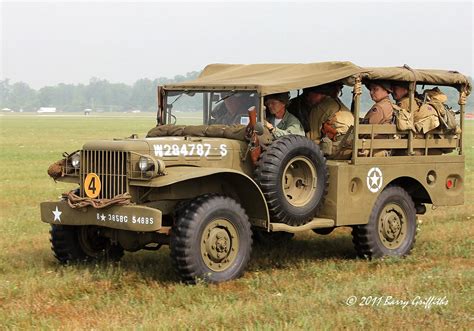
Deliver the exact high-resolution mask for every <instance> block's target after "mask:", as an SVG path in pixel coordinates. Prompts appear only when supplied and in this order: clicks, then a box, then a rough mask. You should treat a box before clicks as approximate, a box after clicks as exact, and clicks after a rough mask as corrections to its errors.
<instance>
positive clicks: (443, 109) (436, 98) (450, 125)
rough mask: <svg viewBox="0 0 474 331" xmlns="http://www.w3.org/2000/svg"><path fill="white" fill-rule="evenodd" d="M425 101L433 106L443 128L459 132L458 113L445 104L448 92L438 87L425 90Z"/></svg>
mask: <svg viewBox="0 0 474 331" xmlns="http://www.w3.org/2000/svg"><path fill="white" fill-rule="evenodd" d="M423 95H424V100H425V103H427V104H428V105H430V106H431V107H433V108H434V109H435V110H436V112H437V114H438V116H439V122H440V124H441V128H442V129H444V130H447V131H454V132H457V131H458V130H459V126H458V124H457V122H456V114H455V113H454V112H453V111H452V110H451V108H449V107H448V105H446V104H445V102H446V101H447V100H448V97H447V96H446V94H444V93H443V92H441V90H440V89H439V88H438V87H435V88H432V89H429V90H425V91H424V92H423Z"/></svg>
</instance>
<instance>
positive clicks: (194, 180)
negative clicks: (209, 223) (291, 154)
mask: <svg viewBox="0 0 474 331" xmlns="http://www.w3.org/2000/svg"><path fill="white" fill-rule="evenodd" d="M222 183H225V184H226V185H225V186H226V190H224V191H223V192H224V193H228V191H229V190H230V191H232V192H231V193H233V194H231V195H232V196H237V197H238V200H239V201H238V202H239V203H240V204H241V205H242V207H243V208H244V209H245V210H246V212H247V214H248V216H249V219H250V222H251V223H252V225H255V226H260V227H265V228H267V227H268V226H269V222H270V214H269V212H268V207H267V203H266V201H265V197H264V195H263V193H262V191H261V190H260V187H258V185H257V183H255V182H254V180H253V179H252V178H251V177H249V176H247V175H246V174H244V173H242V172H239V171H236V170H232V169H227V168H202V167H185V166H176V167H169V168H166V175H164V176H159V177H155V178H153V179H151V180H149V181H138V180H131V181H130V185H131V186H141V187H150V188H164V187H170V189H172V187H173V185H179V186H182V185H189V187H195V186H196V185H199V186H200V187H202V191H201V193H203V194H204V193H215V192H206V191H205V188H204V187H203V186H206V185H207V184H208V185H209V186H210V187H222V186H223V185H220V184H222ZM211 184H216V185H211Z"/></svg>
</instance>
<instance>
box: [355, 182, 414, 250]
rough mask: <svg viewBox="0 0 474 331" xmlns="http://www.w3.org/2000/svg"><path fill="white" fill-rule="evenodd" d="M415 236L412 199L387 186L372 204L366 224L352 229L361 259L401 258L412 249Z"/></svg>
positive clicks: (400, 190) (393, 187)
mask: <svg viewBox="0 0 474 331" xmlns="http://www.w3.org/2000/svg"><path fill="white" fill-rule="evenodd" d="M415 234H416V209H415V204H414V203H413V200H412V199H411V197H410V195H409V194H408V193H407V192H406V191H405V190H404V189H403V188H401V187H398V186H389V187H387V188H386V189H384V190H383V191H382V193H380V195H379V197H378V198H377V200H376V201H375V204H374V207H373V209H372V212H371V214H370V217H369V222H368V223H367V224H365V225H357V226H354V227H353V230H352V237H353V240H352V241H353V243H354V246H355V249H356V251H357V254H358V255H359V256H360V257H363V258H369V259H370V258H378V257H382V256H404V255H407V254H409V253H410V251H411V249H412V248H413V245H414V244H415Z"/></svg>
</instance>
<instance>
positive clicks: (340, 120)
mask: <svg viewBox="0 0 474 331" xmlns="http://www.w3.org/2000/svg"><path fill="white" fill-rule="evenodd" d="M353 126H354V115H352V113H351V112H350V111H345V110H340V111H338V112H336V113H335V114H334V115H333V116H332V117H331V118H330V119H329V120H327V121H326V122H324V123H323V127H322V129H321V135H322V138H321V142H320V144H319V147H320V148H321V151H322V152H323V153H324V155H325V156H326V157H327V158H328V159H338V160H347V159H350V158H351V155H352V140H353V139H354V135H353V133H352V129H351V128H352V127H353Z"/></svg>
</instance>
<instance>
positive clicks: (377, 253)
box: [41, 62, 471, 283]
mask: <svg viewBox="0 0 474 331" xmlns="http://www.w3.org/2000/svg"><path fill="white" fill-rule="evenodd" d="M371 80H387V81H399V82H405V83H406V84H407V86H409V97H410V101H409V107H408V108H409V109H405V110H404V112H403V114H404V115H405V119H407V120H408V121H412V120H413V116H414V112H415V111H416V110H415V108H416V102H417V101H416V100H418V99H417V93H418V92H417V89H420V88H421V89H422V88H424V85H435V86H441V87H442V86H444V87H452V88H454V89H456V90H457V92H458V100H456V101H458V104H459V110H458V112H457V114H454V112H452V111H451V110H450V112H451V113H450V114H451V115H452V116H456V121H457V124H458V127H457V128H456V130H452V129H447V128H445V127H442V126H439V127H438V128H434V129H433V130H430V131H428V132H423V133H420V132H417V131H416V129H413V128H411V127H412V126H410V125H408V126H406V127H403V126H398V125H396V124H395V123H394V124H383V125H381V124H380V125H376V124H373V125H372V124H360V123H359V120H358V119H359V118H360V117H361V115H362V110H361V105H360V99H361V93H362V86H363V84H364V83H365V82H367V81H371ZM333 82H338V83H340V84H344V85H346V86H349V87H350V88H352V102H351V103H352V104H351V105H350V108H351V112H352V113H353V115H354V116H353V117H354V118H355V120H354V122H353V124H352V125H351V128H350V130H348V132H347V133H346V134H347V137H344V139H343V140H344V144H345V145H347V146H349V148H350V153H349V157H346V158H344V159H339V158H338V157H337V155H338V154H337V153H335V154H334V155H328V154H326V155H325V154H324V153H323V152H322V151H321V148H320V146H319V145H318V144H317V143H315V142H314V141H312V140H310V139H308V138H306V137H304V136H295V135H287V136H283V137H280V138H278V139H274V137H273V136H272V134H271V133H269V132H268V130H267V129H266V127H265V126H264V125H263V123H264V119H265V107H264V97H265V96H266V95H270V94H274V93H281V92H287V91H296V90H301V89H304V88H308V87H314V86H319V85H323V84H328V83H333ZM470 90H471V85H470V83H469V82H468V80H467V78H466V77H465V76H463V75H461V74H459V73H457V72H449V71H440V70H416V69H411V68H409V67H407V66H405V67H394V68H361V67H359V66H356V65H354V64H352V63H350V62H325V63H309V64H255V65H227V64H213V65H209V66H207V67H206V68H205V69H204V70H203V71H202V73H201V74H200V76H199V77H198V78H197V79H195V80H192V81H188V82H183V83H179V84H170V85H165V86H161V87H159V88H158V112H157V125H156V127H154V128H152V129H151V130H150V131H149V132H148V134H147V136H146V137H145V138H138V136H137V135H132V136H130V137H128V138H124V139H114V140H97V141H90V142H87V143H85V144H84V145H83V146H82V149H81V150H79V151H75V152H73V153H70V154H65V155H64V158H63V159H62V160H60V161H58V162H56V163H54V164H53V165H51V167H50V169H49V170H48V172H49V174H50V176H52V177H53V178H54V179H55V180H58V181H63V182H69V183H75V184H77V188H76V189H74V190H72V191H70V192H67V193H65V194H63V196H62V199H61V200H59V201H51V202H43V203H41V219H42V221H43V222H46V223H49V224H50V225H51V231H50V234H51V243H52V250H53V253H54V255H55V257H56V258H57V259H58V260H59V262H61V263H68V262H75V261H87V260H97V259H110V260H118V259H120V258H121V256H122V255H123V253H124V251H128V252H134V251H138V250H141V249H146V250H157V249H159V248H160V247H161V246H162V245H169V247H170V252H171V259H172V261H173V264H174V266H175V268H176V270H177V272H178V273H179V275H180V277H181V279H182V280H183V281H184V282H186V283H194V282H196V281H197V280H198V279H202V280H204V281H207V282H222V281H227V280H230V279H235V278H237V277H239V276H241V275H242V274H243V272H244V270H245V268H246V265H247V263H248V261H249V259H250V253H251V250H252V244H253V241H254V240H262V241H264V242H267V243H275V242H277V241H278V240H284V239H285V238H288V236H291V235H292V234H293V233H296V232H300V231H306V230H313V231H314V232H316V233H319V234H328V233H330V232H331V231H332V230H333V229H334V228H336V227H343V226H345V227H351V228H352V235H353V242H354V246H355V249H356V251H357V254H358V255H359V256H361V257H365V258H378V257H383V256H404V255H407V254H408V253H410V251H411V249H412V248H413V245H414V242H415V234H416V220H417V215H419V214H423V213H425V212H426V206H425V205H426V204H432V205H436V206H454V205H461V204H463V200H464V195H463V194H464V152H463V144H462V139H463V127H464V111H465V109H464V108H465V103H466V98H467V96H468V95H469V93H470ZM348 106H349V105H348ZM453 114H454V115H453ZM400 128H402V129H400ZM382 149H383V150H388V151H390V153H388V154H389V156H385V157H380V156H378V155H379V154H378V153H376V151H377V150H382ZM346 155H347V153H346Z"/></svg>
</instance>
